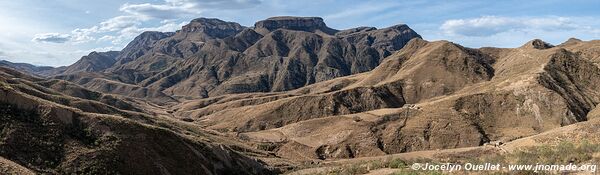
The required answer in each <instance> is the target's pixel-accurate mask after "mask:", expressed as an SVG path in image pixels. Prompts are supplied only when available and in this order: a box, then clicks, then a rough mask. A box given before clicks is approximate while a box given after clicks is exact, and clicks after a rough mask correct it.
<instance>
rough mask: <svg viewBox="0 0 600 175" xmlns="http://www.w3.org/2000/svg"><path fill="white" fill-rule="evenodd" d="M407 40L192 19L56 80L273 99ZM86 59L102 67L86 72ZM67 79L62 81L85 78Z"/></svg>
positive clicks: (293, 24) (295, 25) (307, 20)
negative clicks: (250, 94) (258, 95)
mask: <svg viewBox="0 0 600 175" xmlns="http://www.w3.org/2000/svg"><path fill="white" fill-rule="evenodd" d="M412 38H420V36H419V35H418V34H417V33H415V32H414V31H413V30H411V29H410V28H409V27H408V26H406V25H397V26H392V27H389V28H384V29H376V28H364V27H362V28H356V29H349V30H344V31H338V30H335V29H331V28H329V27H327V25H326V24H325V23H324V22H323V19H321V18H318V17H273V18H268V19H266V20H262V21H259V22H257V23H256V24H255V26H254V27H252V28H248V27H243V26H241V25H239V24H237V23H233V22H225V21H222V20H219V19H208V18H199V19H195V20H192V21H191V22H190V24H188V25H185V26H183V28H182V29H181V30H179V31H177V32H175V33H160V32H144V33H143V34H141V35H140V36H138V37H136V38H135V39H134V40H133V41H132V42H131V43H130V44H129V45H128V46H127V47H126V48H125V49H123V51H121V52H120V53H119V54H118V55H116V56H115V55H114V54H115V53H114V52H113V53H92V54H90V55H89V56H87V57H84V58H82V60H80V61H79V62H78V63H76V64H74V65H71V66H69V68H68V69H67V70H68V71H65V72H64V73H63V74H62V76H61V77H67V76H65V75H69V74H74V73H76V70H78V71H87V72H98V73H100V74H102V75H103V76H102V78H104V79H108V80H106V81H116V82H120V83H124V84H127V86H138V87H141V88H148V89H153V90H156V91H161V92H162V93H165V94H167V95H170V96H174V97H185V98H197V97H204V98H205V97H211V96H217V95H223V94H235V93H247V92H279V91H286V90H292V89H297V88H300V87H303V86H306V85H310V84H313V83H316V82H321V81H325V80H330V79H333V78H336V77H341V76H347V75H352V74H356V73H361V72H366V71H369V70H371V69H373V68H375V67H376V66H378V65H379V64H380V63H381V61H382V60H383V58H385V57H387V56H389V55H391V53H392V52H394V51H396V50H399V49H400V48H402V47H403V46H404V45H405V44H406V43H407V42H408V41H409V40H410V39H412ZM108 57H113V58H114V61H113V60H112V59H110V58H108ZM91 58H92V59H95V60H98V61H99V60H104V62H103V64H93V65H96V66H98V67H89V66H86V63H90V62H91V61H86V60H91ZM109 65H110V66H109ZM74 76H77V77H75V78H74V79H73V76H70V77H71V78H69V79H68V80H69V81H74V80H75V81H74V82H81V81H77V80H80V79H89V78H91V77H79V76H80V75H74ZM93 78H95V79H97V78H98V77H93ZM81 85H84V86H86V87H91V86H88V85H86V83H83V84H81ZM117 89H118V88H117ZM96 90H100V89H96ZM100 91H102V90H100ZM103 92H110V90H108V91H103Z"/></svg>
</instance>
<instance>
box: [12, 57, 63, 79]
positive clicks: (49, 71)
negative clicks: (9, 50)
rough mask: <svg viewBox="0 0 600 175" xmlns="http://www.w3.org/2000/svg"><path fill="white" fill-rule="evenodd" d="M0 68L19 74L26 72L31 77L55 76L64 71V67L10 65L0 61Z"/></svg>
mask: <svg viewBox="0 0 600 175" xmlns="http://www.w3.org/2000/svg"><path fill="white" fill-rule="evenodd" d="M0 66H4V67H8V68H12V69H15V70H19V71H21V72H26V73H29V74H31V75H40V76H47V75H56V74H59V73H61V72H62V71H63V70H64V69H65V67H58V68H54V67H50V66H35V65H32V64H27V63H12V62H9V61H6V60H0Z"/></svg>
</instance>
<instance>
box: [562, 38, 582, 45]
mask: <svg viewBox="0 0 600 175" xmlns="http://www.w3.org/2000/svg"><path fill="white" fill-rule="evenodd" d="M581 42H583V41H581V40H580V39H577V38H569V39H568V40H567V41H565V42H564V43H562V44H560V46H566V45H572V44H578V43H581Z"/></svg>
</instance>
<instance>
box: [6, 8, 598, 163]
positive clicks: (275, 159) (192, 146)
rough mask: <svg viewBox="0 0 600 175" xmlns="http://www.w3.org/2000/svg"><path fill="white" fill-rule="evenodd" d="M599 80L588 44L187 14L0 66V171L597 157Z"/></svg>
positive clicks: (593, 160)
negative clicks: (78, 51)
mask: <svg viewBox="0 0 600 175" xmlns="http://www.w3.org/2000/svg"><path fill="white" fill-rule="evenodd" d="M599 85H600V40H592V41H582V40H579V39H575V38H571V39H569V40H567V41H565V42H564V43H562V44H559V45H552V44H549V43H546V42H544V41H542V40H540V39H532V40H531V41H530V42H527V43H524V44H523V45H522V46H521V47H517V48H492V47H482V48H468V47H463V46H461V45H460V44H459V43H453V42H450V41H443V40H442V41H426V40H423V39H422V38H421V36H420V35H419V34H417V32H415V31H413V30H412V29H411V28H410V27H409V26H408V25H404V24H399V25H394V26H390V27H387V28H380V29H378V28H374V27H357V28H352V29H346V30H338V29H333V28H330V27H328V26H327V25H326V24H325V23H324V21H323V19H321V18H319V17H289V16H284V17H272V18H268V19H265V20H261V21H258V22H256V23H255V24H254V26H251V27H246V26H242V25H240V24H238V23H235V22H227V21H223V20H219V19H213V18H198V19H194V20H192V21H191V22H190V23H189V24H187V25H185V26H183V28H181V30H178V31H176V32H171V33H163V32H152V31H148V32H144V33H142V34H141V35H139V36H137V37H136V38H135V39H134V40H133V41H131V42H130V43H129V44H128V45H127V47H125V48H124V49H123V50H121V51H110V52H92V53H90V54H89V55H87V56H83V57H82V58H81V59H80V60H79V61H77V62H76V63H74V64H72V65H70V66H66V67H57V68H54V67H39V66H33V65H28V64H22V63H11V62H7V61H2V62H0V174H286V173H289V174H369V173H370V174H394V173H399V174H410V173H413V174H420V173H425V174H427V173H436V172H423V171H421V172H419V171H411V170H410V168H409V166H410V165H411V164H412V163H425V162H452V163H458V162H498V163H532V164H535V163H555V164H561V163H562V164H568V163H569V162H571V163H573V162H574V163H579V164H598V163H599V161H600V135H599V133H600V107H597V105H598V104H599V103H600V86H599ZM461 173H468V172H461ZM502 173H508V174H511V173H513V174H514V173H530V172H502ZM554 173H558V172H554Z"/></svg>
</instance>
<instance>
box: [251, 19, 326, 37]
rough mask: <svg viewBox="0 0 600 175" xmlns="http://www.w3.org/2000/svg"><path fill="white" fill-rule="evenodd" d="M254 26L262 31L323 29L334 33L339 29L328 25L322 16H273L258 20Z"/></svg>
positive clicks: (322, 30)
mask: <svg viewBox="0 0 600 175" xmlns="http://www.w3.org/2000/svg"><path fill="white" fill-rule="evenodd" d="M254 27H255V28H256V29H257V30H259V31H261V33H262V32H265V31H273V30H277V29H288V30H300V31H307V32H315V31H321V32H323V33H327V34H334V33H335V32H337V30H335V29H331V28H329V27H327V25H326V24H325V22H323V18H320V17H294V16H279V17H271V18H267V19H265V20H262V21H258V22H256V23H255V24H254Z"/></svg>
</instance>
